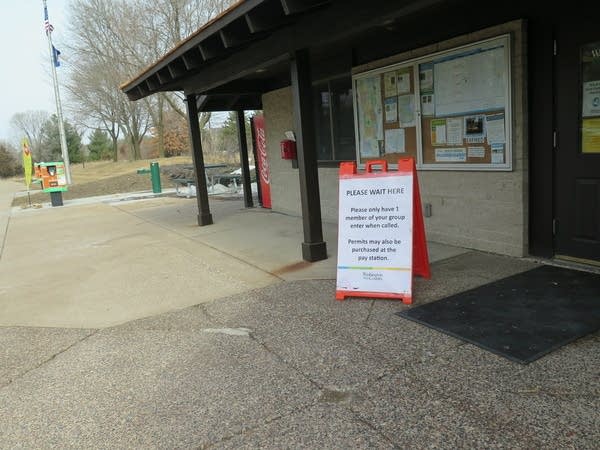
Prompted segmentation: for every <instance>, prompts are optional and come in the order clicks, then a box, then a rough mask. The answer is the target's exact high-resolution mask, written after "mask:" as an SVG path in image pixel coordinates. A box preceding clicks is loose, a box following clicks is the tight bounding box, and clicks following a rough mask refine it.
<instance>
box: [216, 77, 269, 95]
mask: <svg viewBox="0 0 600 450" xmlns="http://www.w3.org/2000/svg"><path fill="white" fill-rule="evenodd" d="M268 87H269V84H267V83H265V81H263V80H235V81H232V82H231V83H227V84H226V85H223V86H219V87H218V88H215V89H211V90H210V91H208V92H206V94H209V95H211V94H239V93H248V94H252V93H259V92H265V90H266V89H267V88H268Z"/></svg>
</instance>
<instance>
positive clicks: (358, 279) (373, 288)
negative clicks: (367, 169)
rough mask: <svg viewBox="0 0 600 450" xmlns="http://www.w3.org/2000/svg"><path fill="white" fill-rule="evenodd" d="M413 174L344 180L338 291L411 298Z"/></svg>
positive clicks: (340, 212) (341, 199)
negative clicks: (396, 295)
mask: <svg viewBox="0 0 600 450" xmlns="http://www.w3.org/2000/svg"><path fill="white" fill-rule="evenodd" d="M412 213H413V176H412V174H402V175H397V174H395V173H378V174H377V175H373V174H364V175H352V176H349V177H344V176H341V177H340V186H339V225H338V227H339V230H338V261H337V286H336V289H337V290H338V291H350V292H351V291H355V292H372V293H391V294H404V295H412V294H411V290H412V237H413V236H412V232H413V230H412V223H413V220H412Z"/></svg>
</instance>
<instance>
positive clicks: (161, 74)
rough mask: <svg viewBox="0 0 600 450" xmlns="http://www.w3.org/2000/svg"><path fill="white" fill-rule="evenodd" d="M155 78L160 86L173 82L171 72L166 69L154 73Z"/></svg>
mask: <svg viewBox="0 0 600 450" xmlns="http://www.w3.org/2000/svg"><path fill="white" fill-rule="evenodd" d="M156 77H157V78H158V82H159V83H160V84H167V83H168V82H169V81H172V80H173V77H172V76H171V72H169V70H168V69H162V70H159V71H158V72H156Z"/></svg>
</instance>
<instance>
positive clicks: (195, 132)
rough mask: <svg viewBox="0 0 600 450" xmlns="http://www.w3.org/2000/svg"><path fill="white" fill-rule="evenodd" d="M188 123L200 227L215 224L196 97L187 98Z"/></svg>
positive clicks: (189, 96)
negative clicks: (207, 185) (207, 182)
mask: <svg viewBox="0 0 600 450" xmlns="http://www.w3.org/2000/svg"><path fill="white" fill-rule="evenodd" d="M186 103H187V112H188V122H189V127H190V144H191V146H192V158H193V160H194V169H195V173H196V200H197V201H198V225H200V226H204V225H210V224H212V223H213V219H212V214H211V213H210V206H209V204H208V191H207V190H206V170H205V168H204V155H203V154H202V139H201V136H200V121H199V120H198V105H197V104H196V95H188V96H186Z"/></svg>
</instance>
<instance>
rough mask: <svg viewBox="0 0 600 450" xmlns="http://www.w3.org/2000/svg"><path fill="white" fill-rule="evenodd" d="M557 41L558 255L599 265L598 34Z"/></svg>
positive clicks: (583, 31) (592, 30) (584, 29)
mask: <svg viewBox="0 0 600 450" xmlns="http://www.w3.org/2000/svg"><path fill="white" fill-rule="evenodd" d="M556 37H557V41H556V42H557V56H556V104H555V111H556V131H557V139H556V144H557V148H556V153H555V154H556V158H555V174H556V177H555V185H554V211H555V215H554V217H555V224H554V225H555V240H554V250H555V256H556V257H557V258H561V257H566V258H568V259H576V260H583V261H584V262H589V263H592V264H596V263H597V264H600V29H599V28H598V25H597V23H596V24H594V23H591V22H588V23H582V22H581V21H578V22H577V23H575V22H574V21H573V23H563V24H561V25H559V26H558V29H557V34H556Z"/></svg>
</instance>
